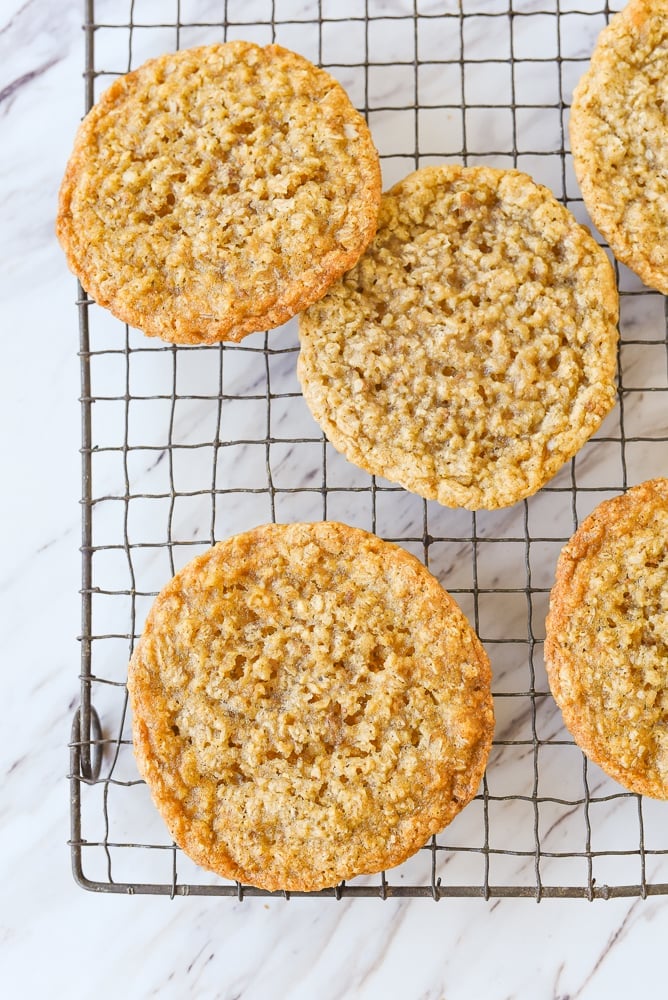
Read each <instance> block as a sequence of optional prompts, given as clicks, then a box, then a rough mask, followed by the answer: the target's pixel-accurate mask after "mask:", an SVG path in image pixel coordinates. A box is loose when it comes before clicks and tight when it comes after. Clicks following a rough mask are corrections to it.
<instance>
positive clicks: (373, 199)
mask: <svg viewBox="0 0 668 1000" xmlns="http://www.w3.org/2000/svg"><path fill="white" fill-rule="evenodd" d="M379 201H380V167H379V162H378V154H377V152H376V149H375V147H374V145H373V142H372V139H371V135H370V133H369V130H368V128H367V125H366V122H365V121H364V119H363V117H362V116H361V115H360V114H358V112H357V111H356V110H355V109H354V108H353V106H352V104H351V103H350V101H349V100H348V97H347V95H346V93H345V91H344V90H343V88H342V87H341V86H340V85H339V84H338V83H337V82H336V81H335V80H334V79H333V78H332V77H331V76H330V75H329V74H328V73H326V72H324V70H321V69H318V68H316V67H315V66H314V65H312V63H310V62H308V60H306V59H304V58H303V57H302V56H299V55H297V54H295V53H294V52H289V51H288V50H286V49H283V48H281V47H280V46H278V45H268V46H266V47H265V48H262V47H260V46H257V45H253V44H251V43H249V42H240V41H236V42H228V43H227V44H222V45H208V46H202V47H200V48H194V49H186V50H184V51H181V52H176V53H172V54H169V55H164V56H161V57H160V58H158V59H151V60H150V61H149V62H147V63H145V64H144V65H143V66H141V67H140V68H139V69H137V70H135V71H134V72H132V73H128V74H127V75H126V76H122V77H120V78H119V79H118V80H116V81H115V82H114V83H113V84H112V85H111V87H110V88H109V89H108V90H107V91H106V92H105V93H104V94H103V95H102V97H101V99H100V101H99V102H98V103H97V104H96V105H95V107H94V108H93V109H92V110H91V111H90V113H89V114H88V115H87V116H86V118H85V119H84V121H83V123H82V124H81V127H80V129H79V132H78V134H77V137H76V141H75V144H74V151H73V153H72V156H71V158H70V161H69V163H68V166H67V170H66V173H65V178H64V180H63V183H62V187H61V190H60V204H59V212H58V220H57V233H58V238H59V239H60V242H61V244H62V246H63V248H64V250H65V253H66V255H67V260H68V263H69V266H70V267H71V269H72V270H73V271H74V273H75V274H76V275H77V276H78V277H79V279H80V281H81V283H82V285H83V286H84V288H85V289H86V291H87V292H89V293H90V294H91V295H92V296H93V298H94V299H95V300H96V301H97V302H98V303H99V304H100V305H103V306H106V307H107V308H109V309H110V310H111V312H112V313H114V315H115V316H117V317H118V318H119V319H121V320H124V321H125V322H127V323H130V324H132V325H133V326H136V327H139V329H141V330H143V331H144V333H146V334H149V335H150V336H159V337H162V338H163V339H164V340H168V341H172V342H174V343H181V344H201V343H211V342H214V341H220V340H231V341H238V340H241V339H242V337H244V336H245V335H246V334H248V333H252V332H253V331H257V330H264V329H268V328H271V327H275V326H278V325H279V324H281V323H284V322H285V321H286V320H288V319H290V317H291V316H294V315H295V314H296V313H298V312H299V311H300V310H301V309H304V308H305V307H306V306H307V305H309V304H310V303H312V302H314V301H315V300H316V299H318V298H319V297H320V296H321V295H323V294H324V292H325V291H326V289H327V288H328V287H329V285H330V284H331V283H332V282H333V281H335V280H336V279H337V278H338V277H339V276H340V275H341V274H342V273H343V272H344V271H345V270H347V269H348V268H349V267H351V266H352V265H353V264H354V263H355V261H356V260H357V259H358V257H359V255H360V254H361V253H362V251H363V250H364V248H365V247H366V245H367V244H368V242H369V240H370V239H371V238H372V236H373V234H374V232H375V229H376V220H377V214H378V204H379Z"/></svg>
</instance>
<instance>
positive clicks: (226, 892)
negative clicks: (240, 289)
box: [70, 0, 668, 900]
mask: <svg viewBox="0 0 668 1000" xmlns="http://www.w3.org/2000/svg"><path fill="white" fill-rule="evenodd" d="M621 5H622V4H621V2H619V3H613V4H609V3H602V2H601V0H479V2H475V0H317V2H316V0H215V2H214V0H211V2H207V0H123V2H120V0H113V2H112V0H86V3H85V23H84V30H85V35H86V67H85V74H84V77H85V95H86V109H88V108H89V107H90V106H91V105H92V103H93V102H94V100H95V99H96V98H97V96H98V95H99V93H100V92H101V90H102V89H104V87H106V86H107V85H108V84H109V83H110V82H111V80H112V79H113V78H114V77H115V76H117V75H118V74H120V73H124V72H127V71H128V70H130V69H132V68H134V67H136V66H137V65H139V64H140V63H141V62H143V61H144V60H145V59H146V58H148V57H150V56H153V55H158V54H160V53H162V52H164V51H168V50H170V49H174V48H179V47H185V46H190V45H195V44H203V43H206V42H212V41H216V40H224V39H231V38H246V39H249V40H251V41H257V42H259V43H263V44H264V43H268V42H271V41H277V42H279V43H280V44H283V45H285V46H287V47H289V48H294V49H296V50H297V51H299V52H301V53H302V54H304V55H306V56H307V57H308V58H310V59H312V60H313V61H314V62H316V63H318V64H320V65H322V66H324V67H325V68H327V69H328V70H329V71H330V72H331V73H332V74H333V75H334V76H336V77H337V78H338V79H339V80H340V81H341V83H342V84H343V85H344V87H346V89H347V91H348V93H349V94H350V96H351V99H352V100H353V103H355V104H356V105H357V106H358V107H359V109H360V110H362V111H363V112H364V113H365V114H366V116H367V119H368V121H369V124H370V126H371V129H372V132H373V135H374V138H375V141H376V144H377V146H378V148H379V151H380V154H381V161H382V165H383V174H384V183H385V186H386V187H387V186H389V185H390V184H391V183H394V182H395V181H396V180H398V179H399V178H400V177H402V176H404V175H405V174H406V173H408V172H409V171H410V170H412V169H414V168H415V167H418V166H423V165H426V164H427V163H432V162H443V161H447V160H455V161H458V162H464V163H467V164H473V163H487V164H490V165H496V166H516V167H519V168H520V169H523V170H525V171H527V172H528V173H530V174H532V175H533V176H534V177H535V178H536V179H537V180H538V181H540V182H541V183H544V184H547V185H548V186H549V187H550V188H551V189H552V190H553V191H554V193H555V194H556V195H557V197H559V198H560V199H561V200H562V201H563V202H564V204H566V205H567V206H568V207H569V208H570V209H571V210H572V211H573V212H574V214H575V215H576V216H577V217H578V218H579V219H581V220H582V221H584V222H587V216H586V212H585V210H584V208H583V205H582V201H581V198H580V194H579V190H578V188H577V185H576V183H575V180H574V176H573V173H572V169H571V164H570V156H569V152H568V131H567V116H568V109H569V100H570V95H571V92H572V88H573V86H574V84H575V82H576V80H577V79H578V77H579V76H580V74H581V73H582V72H583V70H584V68H585V65H586V62H587V60H588V58H589V55H590V52H591V49H592V46H593V44H594V40H595V37H596V35H597V34H598V32H599V31H600V29H601V28H602V27H603V26H604V24H605V23H606V21H607V20H608V19H609V17H610V15H611V13H613V12H614V11H615V10H616V9H619V7H620V6H621ZM601 242H602V241H601ZM604 245H605V244H604ZM615 266H616V272H617V278H618V283H619V287H620V292H621V324H620V330H621V342H620V348H619V405H618V406H617V407H616V409H615V411H614V413H613V414H612V415H611V416H610V417H609V418H608V419H607V420H606V422H605V423H604V425H603V426H602V428H601V430H600V432H599V433H598V434H597V435H596V436H595V438H594V439H592V440H591V441H590V442H588V443H587V444H586V445H585V446H584V447H583V448H582V450H581V451H580V453H579V454H578V455H577V456H576V457H575V459H573V460H572V461H571V462H570V463H569V464H568V465H567V466H566V467H564V469H563V470H562V471H561V472H560V473H559V474H558V475H557V476H556V477H555V478H554V479H553V480H552V481H551V482H550V483H549V484H548V485H547V486H546V487H545V488H544V489H543V490H542V491H541V492H540V493H538V494H537V495H536V496H535V497H532V498H530V499H528V500H526V501H523V502H522V503H519V504H516V505H515V506H514V507H511V508H508V509H506V510H502V511H497V512H491V513H490V512H478V513H469V512H466V511H456V510H449V509H446V508H443V507H439V506H438V505H437V504H435V503H431V502H426V501H423V500H421V499H419V498H418V497H415V496H413V495H411V494H408V493H406V492H405V491H403V490H401V489H399V488H397V487H394V486H392V484H390V483H387V482H385V481H382V480H380V479H376V478H371V477H369V476H367V475H366V474H365V473H362V472H361V471H359V470H357V469H355V468H353V467H352V466H350V465H349V464H348V463H347V462H346V461H345V460H344V459H342V458H341V456H339V455H338V454H337V453H336V452H334V450H333V449H332V448H331V446H330V445H329V444H328V443H327V441H326V440H325V438H324V437H323V435H322V434H321V432H320V431H319V429H318V428H317V426H316V425H315V424H314V422H313V420H312V418H311V417H310V414H309V413H308V411H307V409H306V407H305V405H304V403H303V400H302V398H301V394H300V392H299V386H298V383H297V381H296V378H295V360H296V352H297V350H298V347H297V338H296V328H295V324H294V323H290V324H288V325H287V326H286V327H285V328H283V329H282V330H280V331H273V332H272V333H271V334H269V335H266V334H257V335H253V336H251V337H248V338H247V339H246V340H244V341H243V342H242V344H240V345H219V346H214V347H201V348H197V347H188V348H178V347H174V346H166V345H164V344H160V343H155V342H153V341H151V340H149V339H148V338H145V337H143V335H142V334H140V333H138V332H137V331H135V330H132V329H128V327H127V326H126V327H124V326H123V324H121V323H119V322H118V321H116V320H115V319H114V318H113V317H111V316H110V315H109V314H108V313H106V312H105V311H104V310H102V309H100V308H99V307H98V306H97V305H96V304H95V303H94V302H92V301H91V300H90V299H89V298H88V297H87V296H86V295H85V294H84V293H83V292H82V290H81V289H79V298H78V308H79V319H80V344H81V352H80V356H81V375H82V396H81V406H82V466H83V491H82V635H81V652H82V659H81V705H80V709H79V710H78V711H77V714H76V716H75V719H74V722H73V729H72V741H71V745H70V753H71V773H70V787H71V819H72V833H71V850H72V861H73V869H74V874H75V878H76V880H77V881H78V882H79V884H80V885H82V886H84V887H85V888H87V889H91V890H94V891H99V892H126V893H135V892H140V893H153V894H165V895H169V896H172V897H173V896H175V895H188V894H206V895H221V896H234V897H237V898H240V899H241V898H243V896H244V895H264V893H263V892H261V891H260V890H258V889H255V888H252V887H247V886H246V887H245V886H241V885H239V884H237V883H231V882H225V881H224V880H222V879H219V878H217V877H216V876H213V875H211V874H209V873H206V872H203V871H201V870H200V869H198V868H197V867H196V866H194V865H193V864H192V863H191V862H190V861H189V859H188V858H187V857H186V856H185V855H184V854H183V853H182V852H181V851H180V850H179V849H178V848H177V847H176V846H175V845H174V844H173V843H172V842H171V840H170V839H169V838H168V836H167V833H166V830H165V829H164V827H163V825H162V823H161V821H160V819H159V817H158V816H157V814H156V812H155V810H154V809H153V807H152V805H151V802H150V798H149V796H148V792H147V789H146V787H145V785H144V784H143V783H142V782H141V781H140V780H139V778H138V775H137V771H136V768H135V764H134V759H133V756H132V747H131V738H130V730H129V719H128V710H127V695H126V689H125V680H126V669H127V662H128V659H129V656H130V653H131V650H132V646H133V643H134V642H135V640H136V638H137V637H138V634H139V633H140V632H141V628H142V624H143V620H144V617H145V614H146V611H147V610H148V607H149V605H150V603H151V601H152V599H153V597H154V595H155V594H156V593H157V591H158V590H159V589H160V588H161V587H162V585H163V584H164V583H165V582H166V581H167V579H169V577H170V576H171V575H173V573H174V572H175V571H176V570H178V569H179V567H180V566H182V565H183V564H184V563H185V562H186V561H188V560H189V559H190V558H192V557H193V556H194V555H196V554H197V553H198V552H200V551H202V550H204V549H205V548H207V547H208V545H210V544H211V543H213V542H215V541H216V540H218V539H220V538H223V537H227V536H228V535H230V534H232V533H234V532H236V531H241V530H244V529H247V528H249V527H252V526H254V525H255V524H258V523H261V522H264V521H268V520H279V521H296V520H319V519H321V518H323V519H325V518H329V519H340V520H343V521H347V522H349V523H351V524H356V525H359V526H361V527H365V528H367V529H370V530H372V531H374V532H376V533H378V534H379V535H381V536H382V537H384V538H386V539H389V540H392V541H395V542H397V543H399V544H400V545H403V546H404V547H405V548H407V549H409V550H410V551H413V552H414V553H415V554H417V555H418V556H419V557H420V558H421V559H423V560H424V562H425V563H426V564H427V565H429V567H430V569H431V571H432V572H433V573H435V575H436V576H438V578H439V579H440V580H441V581H442V583H443V584H444V586H446V588H447V589H448V590H449V591H450V592H451V593H452V594H453V595H455V597H456V599H457V600H458V601H459V603H460V604H461V606H462V607H463V609H464V611H465V612H466V613H467V614H468V616H469V618H470V620H471V621H472V622H473V624H474V625H475V628H476V630H477V631H478V633H479V635H480V637H481V639H482V640H483V641H484V643H485V646H486V648H487V650H488V653H489V655H490V659H491V661H492V665H493V670H494V698H495V711H496V718H497V729H496V738H495V740H494V746H493V750H492V754H491V757H490V762H489V766H488V770H487V775H486V777H485V779H484V781H483V784H482V787H481V789H480V792H479V794H478V796H477V797H476V799H475V800H474V801H473V802H472V803H471V804H470V805H469V806H468V807H467V808H466V809H465V810H464V812H463V813H461V814H460V816H459V817H457V819H456V820H455V821H454V822H453V823H452V824H451V825H450V826H449V827H448V828H447V829H446V830H444V831H443V832H442V833H440V834H438V835H437V836H435V837H433V838H432V839H431V841H430V842H429V843H428V844H427V845H425V847H424V848H423V849H422V850H420V851H418V853H417V854H416V855H415V856H414V857H413V858H412V859H410V860H409V861H408V862H406V863H405V864H404V865H401V866H400V867H398V868H396V869H394V870H392V871H390V872H387V873H382V874H380V875H378V876H373V877H364V878H358V879H354V880H352V881H351V882H349V883H347V884H342V885H340V886H337V887H335V888H333V889H332V890H329V891H324V892H321V893H312V894H309V895H314V896H331V897H333V898H337V899H341V898H343V897H347V896H377V897H381V898H387V897H391V896H416V897H418V896H424V897H432V898H434V899H439V898H441V897H444V896H481V897H484V898H489V897H494V896H532V897H534V898H536V899H541V898H547V897H564V896H572V897H583V898H588V899H590V900H591V899H594V898H608V897H613V896H636V895H639V896H646V895H652V894H666V893H668V837H667V835H666V823H665V820H666V813H665V805H663V804H662V803H657V802H654V801H652V800H649V799H642V798H640V797H638V796H636V795H632V794H630V793H627V792H625V791H624V790H623V789H621V788H620V787H619V786H618V785H616V784H615V783H614V782H613V781H611V780H610V779H608V778H607V777H606V776H605V775H604V774H603V773H602V772H601V771H599V770H598V768H597V767H596V766H594V765H592V764H591V763H588V762H587V760H586V759H585V758H584V757H583V755H582V754H581V753H580V751H579V750H578V749H577V747H575V746H574V744H573V742H572V740H571V738H570V737H569V734H568V733H567V732H566V731H565V730H564V729H563V727H562V723H561V717H560V715H559V713H558V711H557V710H556V707H555V705H554V703H553V701H552V698H551V696H550V694H549V691H548V687H547V682H546V677H545V671H544V667H543V660H542V640H543V637H544V620H545V614H546V611H547V601H548V594H549V588H550V585H551V583H552V580H553V574H554V567H555V564H556V559H557V556H558V553H559V551H560V549H561V547H562V545H563V544H564V542H565V541H566V540H567V538H568V537H569V536H570V535H571V533H572V532H573V530H574V529H575V527H576V526H577V524H578V522H579V520H581V519H582V517H584V516H586V515H587V514H588V513H589V512H590V511H591V510H592V509H593V507H594V506H596V505H597V504H598V503H599V502H600V501H601V500H603V499H605V498H607V497H609V496H612V495H615V494H617V493H619V492H620V491H623V490H625V489H626V488H627V487H628V486H629V485H632V484H634V483H636V482H640V481H641V480H643V479H646V478H649V477H651V476H652V475H656V474H657V470H661V469H665V468H666V465H667V464H668V463H667V459H668V427H667V425H666V420H665V412H666V409H665V398H666V397H665V395H664V394H665V393H666V392H668V312H667V310H666V300H665V299H664V298H663V297H662V296H661V295H658V294H656V293H654V292H651V291H649V290H647V289H645V288H644V287H643V286H642V285H641V284H640V282H639V281H638V279H636V278H635V277H634V276H633V275H632V274H631V273H630V272H629V271H627V270H626V269H625V268H623V267H619V266H618V265H615ZM295 895H301V894H295Z"/></svg>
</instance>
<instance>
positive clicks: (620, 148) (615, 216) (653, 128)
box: [570, 0, 668, 295]
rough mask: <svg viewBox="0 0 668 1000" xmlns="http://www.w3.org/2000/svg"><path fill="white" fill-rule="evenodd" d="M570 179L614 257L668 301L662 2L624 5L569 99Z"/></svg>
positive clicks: (667, 47) (667, 92) (667, 123)
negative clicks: (573, 178)
mask: <svg viewBox="0 0 668 1000" xmlns="http://www.w3.org/2000/svg"><path fill="white" fill-rule="evenodd" d="M570 134H571V146H572V149H573V163H574V166H575V173H576V176H577V179H578V181H579V184H580V187H581V189H582V196H583V198H584V201H585V205H586V206H587V209H588V211H589V214H590V215H591V217H592V219H593V221H594V222H595V224H596V226H597V227H598V228H599V230H600V231H601V233H602V234H603V236H604V237H605V238H606V240H607V241H608V243H609V244H610V248H611V250H612V252H613V253H614V255H615V257H617V259H618V260H620V261H622V263H624V264H626V265H627V267H630V268H631V270H632V271H635V273H636V274H637V275H638V276H639V277H640V278H642V280H643V281H644V282H645V284H647V285H649V286H651V287H652V288H657V289H658V290H659V291H660V292H663V293H664V295H667V294H668V241H667V239H666V233H668V0H631V2H630V3H629V4H628V6H627V7H625V8H624V10H622V11H621V12H620V13H619V14H616V15H615V16H614V17H613V18H612V20H611V22H610V24H609V25H608V27H607V28H605V29H604V30H603V31H602V32H601V35H600V36H599V39H598V43H597V45H596V48H595V49H594V54H593V56H592V59H591V66H590V67H589V69H588V71H587V72H586V73H585V75H584V76H583V77H582V79H581V80H580V82H579V84H578V85H577V87H576V88H575V92H574V94H573V104H572V107H571V118H570Z"/></svg>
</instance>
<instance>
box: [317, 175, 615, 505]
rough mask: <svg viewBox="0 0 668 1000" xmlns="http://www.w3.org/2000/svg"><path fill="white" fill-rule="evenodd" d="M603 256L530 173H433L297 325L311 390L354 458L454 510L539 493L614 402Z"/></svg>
mask: <svg viewBox="0 0 668 1000" xmlns="http://www.w3.org/2000/svg"><path fill="white" fill-rule="evenodd" d="M617 306H618V299H617V290H616V287H615V281H614V275H613V272H612V268H611V266H610V264H609V262H608V260H607V257H606V255H605V253H604V252H603V251H602V250H601V249H600V247H598V246H597V244H596V243H595V242H594V240H593V239H592V237H591V236H590V235H589V232H588V231H587V230H586V229H585V228H584V227H582V226H580V225H578V223H577V222H576V221H575V219H574V218H573V217H572V215H571V214H570V213H569V212H568V211H567V210H566V209H565V208H564V207H563V206H562V205H560V204H559V203H558V202H557V201H556V200H555V199H554V197H553V195H552V194H551V193H550V192H549V191H548V190H547V189H546V188H544V187H541V186H539V185H537V184H535V183H534V182H533V181H532V180H531V178H529V177H527V176H526V174H522V173H518V172H517V171H515V170H493V169H490V168H486V167H469V168H467V167H461V166H454V165H448V166H442V167H426V168H424V169H422V170H418V171H417V172H415V173H413V174H410V175H409V176H408V177H407V178H405V180H403V181H401V182H400V183H399V184H397V185H396V186H395V187H393V188H392V190H391V191H390V192H389V193H387V194H386V195H384V196H383V200H382V203H381V209H380V217H379V224H378V232H377V235H376V237H375V239H374V241H373V242H372V244H371V245H370V247H369V249H368V250H367V252H366V253H365V254H364V256H363V257H362V258H361V260H360V261H359V263H358V264H357V265H356V266H355V267H354V268H353V269H352V270H351V271H349V272H348V273H347V274H345V275H344V276H343V277H342V278H341V280H340V281H339V282H337V284H336V285H334V286H333V287H332V288H331V289H330V291H329V292H328V294H327V296H326V297H325V298H324V299H322V300H321V301H320V302H318V303H316V304H315V305H313V306H311V308H310V309H308V310H307V311H306V312H305V313H304V314H303V316H302V317H301V318H300V340H301V353H300V356H299V364H298V372H299V377H300V380H301V383H302V389H303V392H304V397H305V399H306V401H307V403H308V405H309V407H310V408H311V411H312V413H313V415H314V417H315V419H316V420H317V421H318V423H319V424H320V426H321V427H322V429H323V430H324V432H325V434H326V435H327V437H328V438H329V440H330V441H331V442H332V444H333V445H334V447H335V448H338V450H339V451H342V452H343V454H344V455H345V456H346V457H347V458H348V459H349V460H350V461H351V462H354V463H355V464H356V465H359V466H361V467H362V468H363V469H366V470H367V472H370V473H372V474H375V475H380V476H384V477H385V478H386V479H390V480H392V481H393V482H397V483H400V484H401V485H402V486H404V487H405V488H406V489H408V490H412V491H413V492H414V493H418V494H420V496H423V497H427V498H428V499H436V500H438V501H439V502H440V503H442V504H445V505H446V506H449V507H466V508H468V509H472V510H476V509H478V508H480V507H486V508H495V507H504V506H507V505H509V504H512V503H515V501H517V500H520V499H522V498H523V497H526V496H529V495H531V494H532V493H535V492H536V490H538V489H539V488H540V487H541V486H543V484H544V483H545V482H546V481H547V480H548V479H549V478H550V477H551V476H553V475H554V474H555V472H556V471H557V470H558V469H559V467H560V466H561V465H562V464H563V463H564V462H565V461H567V459H569V458H571V457H572V455H574V454H575V452H576V451H577V450H578V448H580V447H581V445H583V444H584V442H585V441H586V440H587V438H589V437H590V435H591V434H593V433H594V431H596V429H597V428H598V427H599V425H600V423H601V421H602V420H603V417H604V416H605V415H606V413H608V411H609V410H610V409H611V408H612V406H613V405H614V401H615V387H614V376H615V368H616V344H617V330H616V322H617Z"/></svg>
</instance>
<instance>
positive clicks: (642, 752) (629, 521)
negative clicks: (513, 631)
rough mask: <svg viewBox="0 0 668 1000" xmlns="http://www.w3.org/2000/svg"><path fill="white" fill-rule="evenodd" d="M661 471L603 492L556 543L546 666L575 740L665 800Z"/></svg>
mask: <svg viewBox="0 0 668 1000" xmlns="http://www.w3.org/2000/svg"><path fill="white" fill-rule="evenodd" d="M667 543H668V479H654V480H651V481H649V482H646V483H641V484H640V485H639V486H635V487H633V489H630V490H629V491H628V493H626V494H624V495H622V496H618V497H615V498H614V499H613V500H606V501H605V502H604V503H602V504H600V505H599V506H598V507H597V508H596V510H595V511H594V512H593V514H590V516H589V517H588V518H587V519H586V520H585V521H583V523H582V524H581V525H580V527H579V529H578V530H577V531H576V533H575V534H574V535H573V537H572V538H571V540H570V541H569V542H568V544H567V545H566V546H565V548H564V549H563V551H562V553H561V556H560V558H559V563H558V566H557V576H556V583H555V585H554V587H553V589H552V594H551V597H550V612H549V615H548V618H547V624H546V632H547V634H546V639H545V664H546V668H547V676H548V679H549V682H550V688H551V689H552V694H553V695H554V699H555V701H556V702H557V704H558V706H559V708H560V709H561V711H562V714H563V717H564V722H565V724H566V726H567V728H568V729H569V730H570V732H571V733H572V734H573V737H574V738H575V741H576V743H577V744H578V746H580V747H581V749H582V750H584V752H585V753H586V754H587V756H588V757H590V758H591V759H592V760H593V761H594V762H595V763H596V764H598V765H599V767H601V768H602V769H603V770H604V771H605V772H606V773H607V774H609V775H610V776H611V777H612V778H614V779H615V780H616V781H618V782H619V783H620V784H622V785H624V787H625V788H628V789H629V790H630V791H632V792H638V793H639V794H642V795H651V796H653V797H655V798H658V799H668V544H667Z"/></svg>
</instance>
